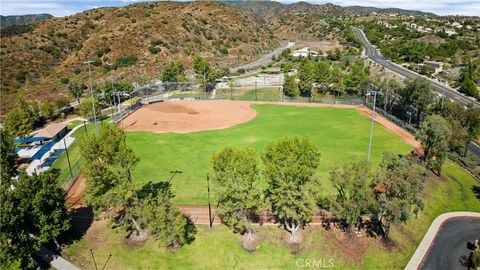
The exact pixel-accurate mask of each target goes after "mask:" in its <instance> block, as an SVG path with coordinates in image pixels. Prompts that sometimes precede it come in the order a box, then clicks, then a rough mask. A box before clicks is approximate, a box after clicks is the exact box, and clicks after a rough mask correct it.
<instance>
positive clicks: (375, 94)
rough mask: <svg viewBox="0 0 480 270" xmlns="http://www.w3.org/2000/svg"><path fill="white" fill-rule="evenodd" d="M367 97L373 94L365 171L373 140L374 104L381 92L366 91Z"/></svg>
mask: <svg viewBox="0 0 480 270" xmlns="http://www.w3.org/2000/svg"><path fill="white" fill-rule="evenodd" d="M365 95H366V96H367V97H368V96H373V110H372V117H371V119H372V120H371V124H370V140H369V143H368V154H367V171H368V164H369V163H370V154H371V151H372V140H373V126H374V124H375V105H376V102H377V96H379V95H380V96H381V95H383V94H382V92H380V91H378V90H373V91H369V92H367V94H365Z"/></svg>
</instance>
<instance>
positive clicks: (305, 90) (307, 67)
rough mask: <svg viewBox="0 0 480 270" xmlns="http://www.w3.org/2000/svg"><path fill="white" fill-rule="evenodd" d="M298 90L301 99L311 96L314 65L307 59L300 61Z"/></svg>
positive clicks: (313, 81)
mask: <svg viewBox="0 0 480 270" xmlns="http://www.w3.org/2000/svg"><path fill="white" fill-rule="evenodd" d="M298 79H299V80H300V82H299V83H298V89H299V90H300V95H301V96H303V97H312V96H313V84H314V83H315V65H314V64H313V63H312V61H310V60H309V59H306V58H305V59H302V62H301V63H300V67H299V68H298Z"/></svg>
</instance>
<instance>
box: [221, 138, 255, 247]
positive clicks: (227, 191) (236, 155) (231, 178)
mask: <svg viewBox="0 0 480 270" xmlns="http://www.w3.org/2000/svg"><path fill="white" fill-rule="evenodd" d="M213 171H214V173H215V178H214V179H215V183H216V189H217V191H216V194H218V195H217V196H218V199H217V200H218V207H217V212H218V216H219V217H220V218H221V219H222V222H223V223H224V224H225V225H227V226H228V227H229V228H231V229H233V231H234V232H235V233H240V234H242V235H246V237H247V239H248V240H249V241H252V240H254V239H255V238H254V237H253V230H252V225H251V221H250V218H251V217H252V216H254V215H257V214H258V213H259V207H260V205H261V192H260V190H259V189H258V187H257V186H256V184H257V183H256V182H257V178H258V167H257V158H256V156H255V152H254V151H253V150H251V149H248V148H244V149H238V148H232V147H225V148H223V149H221V150H219V151H218V152H215V153H214V154H213Z"/></svg>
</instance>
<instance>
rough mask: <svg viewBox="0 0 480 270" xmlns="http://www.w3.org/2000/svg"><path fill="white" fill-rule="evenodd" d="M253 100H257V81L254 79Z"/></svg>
mask: <svg viewBox="0 0 480 270" xmlns="http://www.w3.org/2000/svg"><path fill="white" fill-rule="evenodd" d="M255 101H257V81H256V80H255Z"/></svg>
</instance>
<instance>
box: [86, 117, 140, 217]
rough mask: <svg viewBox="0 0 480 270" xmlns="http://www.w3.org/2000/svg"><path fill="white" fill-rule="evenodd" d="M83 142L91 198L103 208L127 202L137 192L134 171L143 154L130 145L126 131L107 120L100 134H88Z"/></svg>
mask: <svg viewBox="0 0 480 270" xmlns="http://www.w3.org/2000/svg"><path fill="white" fill-rule="evenodd" d="M81 146H82V147H81V154H82V157H83V158H85V161H86V162H85V163H84V166H83V168H82V170H83V173H84V175H85V177H86V179H87V195H86V200H87V202H88V203H90V204H92V206H93V207H94V208H95V209H97V210H100V211H103V210H106V209H108V208H109V207H111V206H119V205H121V204H123V203H125V201H126V200H127V199H128V198H129V197H131V196H132V193H133V186H132V179H131V172H130V171H131V169H132V168H133V167H134V166H135V165H136V164H137V163H138V161H139V158H138V157H136V156H135V154H134V153H133V150H132V149H131V148H130V147H129V146H128V145H126V141H125V134H124V131H123V130H122V129H120V128H119V127H117V126H115V125H108V124H104V125H102V127H101V129H100V132H99V134H95V133H92V134H88V135H86V136H85V137H84V138H83V139H82V141H81Z"/></svg>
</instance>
